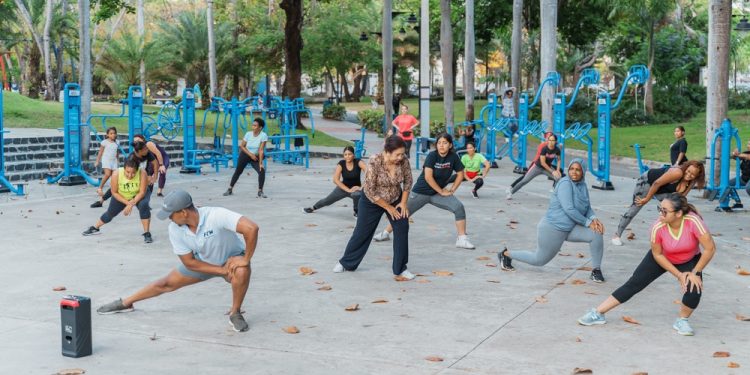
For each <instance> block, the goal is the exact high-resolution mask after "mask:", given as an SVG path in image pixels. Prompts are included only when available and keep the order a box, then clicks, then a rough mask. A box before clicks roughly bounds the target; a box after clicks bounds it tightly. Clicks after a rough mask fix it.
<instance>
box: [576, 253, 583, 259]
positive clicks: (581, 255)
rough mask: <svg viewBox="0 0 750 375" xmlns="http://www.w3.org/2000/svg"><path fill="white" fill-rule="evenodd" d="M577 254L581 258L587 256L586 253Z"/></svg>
mask: <svg viewBox="0 0 750 375" xmlns="http://www.w3.org/2000/svg"><path fill="white" fill-rule="evenodd" d="M576 256H577V257H579V258H583V257H585V255H583V253H578V254H576Z"/></svg>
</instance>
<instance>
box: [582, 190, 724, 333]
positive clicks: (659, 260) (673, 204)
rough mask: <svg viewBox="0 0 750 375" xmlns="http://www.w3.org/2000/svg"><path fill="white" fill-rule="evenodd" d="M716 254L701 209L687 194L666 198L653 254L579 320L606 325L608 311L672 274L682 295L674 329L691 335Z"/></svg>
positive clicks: (655, 231)
mask: <svg viewBox="0 0 750 375" xmlns="http://www.w3.org/2000/svg"><path fill="white" fill-rule="evenodd" d="M701 247H702V248H703V251H702V252H701ZM715 252H716V245H715V244H714V240H713V238H712V237H711V233H709V232H708V229H706V225H705V224H704V223H703V219H702V218H701V216H700V214H698V210H696V209H695V207H694V206H693V205H691V204H689V203H688V202H687V198H685V196H684V195H681V194H679V193H671V194H669V195H667V196H666V197H664V199H663V200H662V201H661V205H660V206H659V219H658V220H657V221H656V222H655V223H654V225H653V226H652V227H651V251H649V252H648V253H647V254H646V256H645V257H644V258H643V260H642V261H641V264H639V265H638V267H636V269H635V271H633V275H632V276H631V277H630V279H629V280H628V281H627V282H625V284H623V285H622V286H621V287H619V288H618V289H617V290H615V291H614V293H612V295H611V296H609V297H608V298H607V299H606V300H605V301H604V302H603V303H602V304H601V305H599V307H597V308H595V309H591V310H590V311H589V312H588V313H586V315H584V316H582V317H581V318H580V319H578V323H579V324H582V325H585V326H590V325H594V324H604V323H606V322H607V321H606V319H605V318H604V314H605V313H606V312H608V311H610V310H612V309H614V308H615V307H617V306H618V305H620V304H622V303H625V302H627V301H628V300H629V299H630V298H631V297H633V296H634V295H636V294H637V293H639V292H640V291H641V290H643V289H644V288H646V287H647V286H648V285H649V284H651V282H653V281H654V280H656V279H658V278H659V277H660V276H661V275H662V274H664V273H665V272H669V273H670V274H672V275H673V276H674V277H675V278H676V279H677V281H678V282H679V283H680V287H681V289H682V293H683V295H682V304H681V305H680V312H679V316H678V318H677V320H676V321H675V322H674V324H673V325H672V328H674V329H675V330H676V331H677V333H679V334H681V335H684V336H692V335H693V329H692V328H691V327H690V324H689V323H688V318H689V317H690V315H692V313H693V311H694V310H695V309H696V308H697V307H698V303H699V302H700V299H701V294H702V293H703V276H702V272H703V269H704V268H706V266H707V265H708V263H709V262H710V261H711V258H713V256H714V253H715Z"/></svg>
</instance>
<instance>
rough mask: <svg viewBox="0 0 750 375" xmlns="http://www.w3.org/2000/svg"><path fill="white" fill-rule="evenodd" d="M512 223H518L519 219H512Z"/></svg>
mask: <svg viewBox="0 0 750 375" xmlns="http://www.w3.org/2000/svg"><path fill="white" fill-rule="evenodd" d="M510 223H511V224H518V220H516V219H510Z"/></svg>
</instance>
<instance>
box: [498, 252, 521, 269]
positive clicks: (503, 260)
mask: <svg viewBox="0 0 750 375" xmlns="http://www.w3.org/2000/svg"><path fill="white" fill-rule="evenodd" d="M506 251H508V248H503V249H502V250H501V251H500V252H499V253H497V259H498V260H499V261H500V269H501V270H503V271H515V270H516V269H515V268H513V264H512V263H513V259H510V258H508V257H507V256H505V255H504V254H503V253H505V252H506Z"/></svg>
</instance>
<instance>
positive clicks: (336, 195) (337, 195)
mask: <svg viewBox="0 0 750 375" xmlns="http://www.w3.org/2000/svg"><path fill="white" fill-rule="evenodd" d="M348 196H349V193H347V192H345V191H343V190H341V188H340V187H338V186H336V187H335V188H334V189H333V191H332V192H331V193H330V194H328V196H326V197H325V198H323V199H321V200H319V201H317V202H315V204H314V205H313V206H312V209H313V211H314V210H319V209H321V208H323V207H326V206H330V205H332V204H334V203H336V202H338V201H340V200H342V199H344V198H346V197H348Z"/></svg>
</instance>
